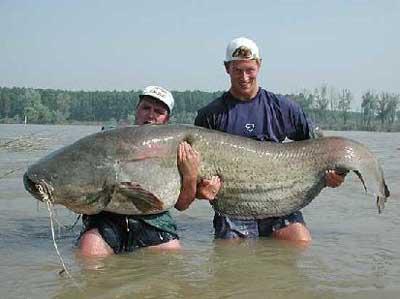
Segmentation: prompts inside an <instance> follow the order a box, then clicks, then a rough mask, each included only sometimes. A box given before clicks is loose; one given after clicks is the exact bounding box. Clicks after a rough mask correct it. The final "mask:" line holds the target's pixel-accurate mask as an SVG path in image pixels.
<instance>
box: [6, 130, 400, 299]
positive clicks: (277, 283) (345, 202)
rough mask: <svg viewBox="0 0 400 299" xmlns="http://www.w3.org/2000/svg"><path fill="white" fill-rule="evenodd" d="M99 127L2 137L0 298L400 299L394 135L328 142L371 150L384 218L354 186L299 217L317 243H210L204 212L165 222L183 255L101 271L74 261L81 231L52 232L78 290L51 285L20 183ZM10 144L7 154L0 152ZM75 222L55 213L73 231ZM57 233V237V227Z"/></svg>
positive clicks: (117, 260) (58, 279) (42, 213)
mask: <svg viewBox="0 0 400 299" xmlns="http://www.w3.org/2000/svg"><path fill="white" fill-rule="evenodd" d="M99 129H100V128H99V127H96V126H42V125H28V126H24V125H0V205H1V209H0V226H1V227H2V229H1V231H0V240H1V243H0V298H244V297H245V298H264V297H269V298H294V297H296V298H299V299H301V298H321V297H322V296H323V297H324V298H377V297H378V296H379V297H380V298H399V296H400V258H399V257H400V246H399V245H398V244H400V231H399V228H398V227H399V224H400V220H399V209H400V204H399V195H400V186H399V185H400V184H399V183H400V179H399V178H400V175H399V171H398V169H399V165H400V142H399V141H398V140H399V138H400V134H399V133H371V132H328V133H329V135H339V136H345V137H350V138H353V139H355V140H358V141H360V142H362V143H365V144H367V145H368V146H369V147H370V149H371V150H372V151H373V152H374V153H375V154H376V155H377V157H378V158H379V160H380V161H381V163H382V165H383V168H384V171H385V176H386V181H387V184H388V186H389V188H390V191H391V193H392V196H391V198H389V200H388V202H387V205H386V208H385V210H384V211H383V213H382V214H380V215H379V214H378V212H377V209H376V206H375V203H374V199H373V198H372V197H371V196H368V195H365V193H364V192H363V187H362V185H361V184H360V183H359V182H358V179H357V178H356V177H355V176H354V175H349V176H348V177H347V178H346V182H345V183H344V184H343V185H342V186H341V187H340V188H338V189H325V190H324V191H323V192H322V193H321V194H320V195H319V196H318V198H317V199H315V200H314V201H313V202H312V203H311V204H310V205H309V206H307V207H306V208H305V209H303V213H304V217H305V220H306V222H307V225H308V226H309V228H310V230H311V233H312V237H313V242H312V244H311V245H310V246H309V247H308V248H299V247H296V246H293V245H291V244H288V243H286V242H279V241H276V240H272V239H260V240H256V241H254V240H253V241H248V240H244V241H242V242H238V243H236V244H226V243H225V242H221V241H215V240H214V239H213V230H212V215H213V212H212V210H211V208H210V206H209V205H208V204H207V203H206V202H204V201H197V202H195V204H194V205H193V206H192V207H191V208H190V209H189V210H188V211H185V212H178V211H173V215H174V217H175V219H176V220H177V223H178V226H179V234H180V236H181V241H182V244H183V247H184V250H182V251H180V252H175V253H160V252H152V251H149V250H139V251H137V252H134V253H132V254H124V255H118V256H113V257H109V258H106V259H84V258H82V257H79V256H78V255H77V254H76V247H75V240H76V237H77V236H78V234H79V231H80V228H81V227H80V222H79V224H78V225H76V226H75V227H74V228H72V229H68V228H66V227H58V228H56V235H57V244H58V248H59V249H60V252H61V255H62V257H63V259H64V261H65V263H66V264H67V268H68V269H69V271H70V273H71V274H72V276H73V279H74V280H71V279H69V278H68V277H66V276H65V275H59V274H58V272H59V271H60V270H61V264H60V261H59V259H58V256H57V254H56V251H55V249H54V246H53V241H52V238H51V230H50V225H49V217H48V211H47V209H46V207H45V206H44V205H43V204H39V203H38V202H37V201H36V200H35V199H34V198H32V197H31V196H30V195H29V194H28V193H26V192H25V191H24V187H23V184H22V174H23V172H24V170H25V169H26V167H27V166H28V165H29V164H30V163H32V162H34V161H36V160H37V159H39V158H40V157H43V156H44V155H45V154H47V153H49V152H51V151H53V150H55V149H57V148H60V147H61V146H63V145H66V144H69V143H71V142H73V141H75V140H77V139H79V138H80V137H82V136H85V135H88V134H91V133H94V132H97V131H99ZM5 144H7V146H5ZM76 217H77V215H75V214H73V213H72V212H69V211H68V210H66V209H65V208H62V207H60V208H57V209H56V218H57V220H58V222H59V223H60V224H61V225H63V226H70V225H72V224H73V223H74V221H75V220H76ZM56 227H57V226H56Z"/></svg>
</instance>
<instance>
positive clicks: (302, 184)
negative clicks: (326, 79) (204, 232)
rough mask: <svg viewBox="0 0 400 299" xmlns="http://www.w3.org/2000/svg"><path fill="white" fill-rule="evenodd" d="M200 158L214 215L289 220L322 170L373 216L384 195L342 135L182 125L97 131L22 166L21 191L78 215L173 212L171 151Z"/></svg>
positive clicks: (375, 174)
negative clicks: (281, 136) (214, 191)
mask: <svg viewBox="0 0 400 299" xmlns="http://www.w3.org/2000/svg"><path fill="white" fill-rule="evenodd" d="M182 141H186V142H188V143H189V144H191V145H192V147H193V148H194V149H196V150H197V151H198V152H199V153H200V154H201V165H200V172H199V179H200V178H211V176H213V175H218V176H220V177H221V179H222V181H223V187H222V188H221V190H220V191H219V193H218V196H217V199H216V200H214V202H213V207H214V209H215V210H216V211H218V212H220V213H222V214H225V215H229V216H233V217H237V218H243V219H247V218H264V217H275V216H282V215H288V214H290V213H292V212H294V211H298V210H300V209H301V208H303V207H305V206H306V205H308V204H309V203H310V202H311V201H312V200H313V199H314V198H315V197H316V196H317V195H318V194H319V193H320V192H321V190H322V189H323V188H324V187H325V172H326V171H327V170H330V169H332V170H337V171H340V172H348V171H354V172H355V173H356V174H357V176H358V177H359V178H360V180H361V182H362V184H363V186H364V188H365V191H367V192H370V193H372V194H374V196H375V198H376V203H377V206H378V210H379V212H380V211H381V210H382V209H383V207H384V203H385V201H386V198H387V197H389V194H390V193H389V190H388V188H387V186H386V184H385V179H384V177H383V172H382V168H381V166H380V164H379V163H378V161H377V159H376V158H375V157H374V155H373V154H372V153H371V152H370V151H369V150H368V148H367V147H366V146H364V145H362V144H361V143H358V142H356V141H353V140H350V139H346V138H342V137H322V138H318V139H310V140H305V141H296V142H288V143H283V144H280V143H272V142H261V141H255V140H252V139H250V138H245V137H240V136H234V135H230V134H226V133H222V132H219V131H215V130H208V129H205V128H201V127H194V126H189V125H144V126H133V127H123V128H117V129H113V130H108V131H103V132H99V133H96V134H93V135H90V136H87V137H84V138H82V139H80V140H78V141H77V142H75V143H73V144H71V145H69V146H66V147H63V148H61V149H59V150H58V151H55V152H53V153H51V154H49V155H48V156H46V157H44V158H43V159H41V160H39V161H38V162H37V163H35V164H33V165H32V166H30V167H29V169H28V170H27V172H26V173H25V175H24V184H25V188H26V189H27V190H28V191H29V192H30V193H31V194H32V195H33V196H34V197H35V198H37V199H39V200H41V201H50V202H51V203H53V204H60V205H64V206H65V207H67V208H68V209H70V210H72V211H74V212H76V213H82V214H96V213H99V212H100V211H109V212H114V213H119V214H132V215H145V214H154V213H159V212H162V211H165V210H168V209H169V208H171V207H173V206H174V204H175V203H176V200H177V198H178V195H179V191H180V184H181V178H180V175H179V172H178V169H177V162H176V157H177V147H178V144H179V143H180V142H182Z"/></svg>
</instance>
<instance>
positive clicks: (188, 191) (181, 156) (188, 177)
mask: <svg viewBox="0 0 400 299" xmlns="http://www.w3.org/2000/svg"><path fill="white" fill-rule="evenodd" d="M200 159H201V157H200V154H199V153H198V152H197V151H196V150H195V149H193V148H192V147H191V146H190V145H189V144H188V143H187V142H182V143H180V144H179V146H178V152H177V165H178V170H179V173H180V175H181V179H182V183H181V191H180V194H179V197H178V200H177V202H176V204H175V208H176V209H177V210H179V211H183V210H186V209H187V208H188V207H189V206H190V204H191V203H192V202H193V201H194V200H195V198H199V199H206V200H213V199H214V198H215V196H216V195H217V193H218V191H219V189H220V188H221V184H222V182H221V180H220V178H219V177H218V176H214V177H212V178H211V179H210V180H205V179H201V180H200V182H198V181H197V176H198V173H199V166H200Z"/></svg>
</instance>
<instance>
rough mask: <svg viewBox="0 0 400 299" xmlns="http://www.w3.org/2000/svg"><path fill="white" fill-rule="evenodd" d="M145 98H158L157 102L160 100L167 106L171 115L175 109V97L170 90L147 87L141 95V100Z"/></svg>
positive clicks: (159, 87) (152, 86)
mask: <svg viewBox="0 0 400 299" xmlns="http://www.w3.org/2000/svg"><path fill="white" fill-rule="evenodd" d="M143 96H150V97H153V98H156V99H157V100H160V101H161V102H163V103H164V104H165V105H167V107H168V109H169V113H171V112H172V109H173V108H174V97H173V96H172V94H171V93H170V92H169V91H168V90H166V89H165V88H163V87H161V86H154V85H151V86H147V87H146V88H145V89H144V90H143V92H142V93H141V94H140V95H139V97H140V98H142V97H143Z"/></svg>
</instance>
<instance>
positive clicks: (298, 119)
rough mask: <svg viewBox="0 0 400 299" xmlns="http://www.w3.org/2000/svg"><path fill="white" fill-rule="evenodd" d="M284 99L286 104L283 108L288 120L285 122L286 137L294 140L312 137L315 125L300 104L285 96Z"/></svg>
mask: <svg viewBox="0 0 400 299" xmlns="http://www.w3.org/2000/svg"><path fill="white" fill-rule="evenodd" d="M284 101H285V102H286V104H287V106H286V108H287V109H285V110H286V113H287V115H286V118H285V119H287V120H288V121H287V122H286V123H285V125H286V128H285V129H286V132H287V137H288V138H289V139H291V140H295V141H298V140H305V139H310V138H314V137H315V125H314V123H313V122H312V121H311V120H310V119H309V118H308V116H307V115H306V113H305V112H304V110H303V109H302V108H301V106H300V105H299V104H298V103H296V102H294V101H292V100H290V99H288V98H285V99H284Z"/></svg>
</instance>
